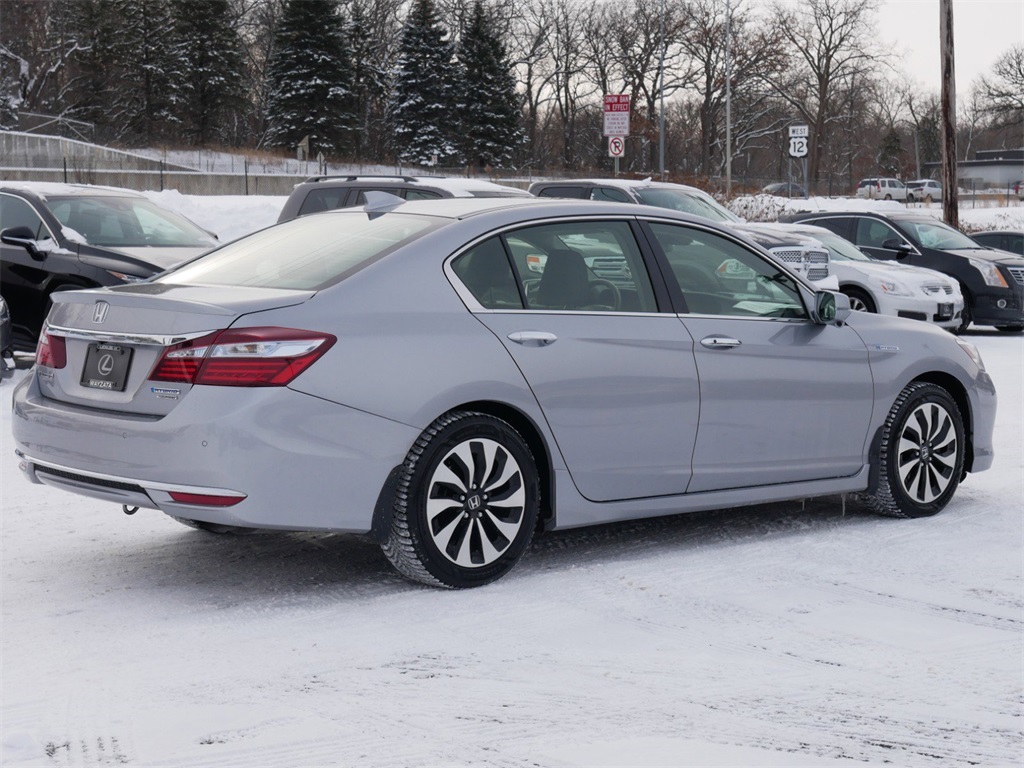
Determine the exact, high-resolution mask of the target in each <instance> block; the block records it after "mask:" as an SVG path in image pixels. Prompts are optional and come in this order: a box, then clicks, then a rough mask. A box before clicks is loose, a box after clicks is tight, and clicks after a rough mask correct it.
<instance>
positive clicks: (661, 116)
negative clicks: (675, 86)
mask: <svg viewBox="0 0 1024 768" xmlns="http://www.w3.org/2000/svg"><path fill="white" fill-rule="evenodd" d="M660 44H661V54H660V57H659V59H658V90H659V91H660V97H661V106H660V109H659V110H658V178H659V179H661V181H664V180H665V0H661V33H660Z"/></svg>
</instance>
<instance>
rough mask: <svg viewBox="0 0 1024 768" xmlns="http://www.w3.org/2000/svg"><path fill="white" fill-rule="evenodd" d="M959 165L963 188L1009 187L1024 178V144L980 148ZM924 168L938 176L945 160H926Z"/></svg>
mask: <svg viewBox="0 0 1024 768" xmlns="http://www.w3.org/2000/svg"><path fill="white" fill-rule="evenodd" d="M956 167H957V179H958V183H959V185H960V188H961V189H971V188H975V189H986V188H995V189H1006V188H1007V187H1009V186H1010V185H1012V184H1014V183H1015V182H1018V181H1020V180H1021V179H1024V148H1022V149H979V150H978V151H977V152H975V153H974V159H973V160H961V161H960V162H958V163H957V164H956ZM924 172H925V174H926V175H928V176H931V177H932V178H939V176H940V175H941V173H942V164H941V163H924Z"/></svg>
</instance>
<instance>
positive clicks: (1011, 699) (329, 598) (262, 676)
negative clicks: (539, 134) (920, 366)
mask: <svg viewBox="0 0 1024 768" xmlns="http://www.w3.org/2000/svg"><path fill="white" fill-rule="evenodd" d="M156 199H158V200H159V201H160V202H162V203H164V204H168V203H170V204H171V205H169V207H176V209H178V210H182V211H183V212H184V213H186V215H189V216H191V217H192V218H194V219H195V220H196V221H198V222H199V223H201V224H203V225H204V226H207V227H209V228H210V229H213V230H215V231H218V232H219V233H220V234H221V235H222V239H231V237H234V236H238V235H240V234H243V233H244V232H242V230H245V229H249V230H250V231H251V229H258V228H260V227H262V226H266V225H269V224H271V223H273V221H274V220H275V219H276V217H277V211H278V210H279V206H280V204H282V203H283V198H255V199H254V198H241V200H242V201H248V202H247V203H246V204H242V203H239V202H238V200H237V199H229V200H224V199H209V198H185V197H182V196H180V195H177V196H176V197H175V195H174V193H161V194H160V195H158V196H157V197H156ZM275 200H277V201H278V202H276V203H275V202H273V201H275ZM254 202H258V203H259V205H258V206H255V205H254ZM275 206H277V208H276V209H275ZM250 208H251V209H252V210H250ZM968 338H970V340H971V341H973V342H975V343H976V344H977V345H978V346H979V347H980V349H981V352H982V354H983V356H984V358H985V361H986V363H987V365H988V368H989V370H990V372H991V374H992V376H993V378H994V380H995V382H996V386H997V388H998V391H999V397H1000V403H999V419H998V424H997V428H996V436H995V445H996V452H997V453H996V460H995V464H994V466H993V468H992V469H991V470H989V471H987V472H983V473H980V474H978V475H971V476H969V477H968V478H967V480H966V482H965V483H964V484H963V486H962V487H961V488H960V490H959V492H958V494H957V496H956V497H955V498H954V500H953V502H952V503H951V504H950V506H949V507H948V508H947V509H946V510H945V511H943V512H942V513H941V514H940V515H938V516H937V517H934V518H931V519H923V520H909V521H908V520H903V521H901V520H890V519H884V518H877V517H874V516H871V515H870V514H868V513H866V512H865V511H864V510H863V509H861V508H860V507H858V506H856V505H855V504H852V503H848V504H847V505H846V507H845V510H844V506H843V504H842V502H841V500H840V499H839V498H835V497H832V498H827V499H819V500H813V501H808V502H807V503H806V505H802V504H800V503H786V504H773V505H768V506H762V507H755V508H746V509H735V510H721V511H717V512H712V513H700V514H692V515H681V516H677V517H670V518H661V519H658V520H648V521H638V522H629V523H622V524H616V525H608V526H601V527H597V528H590V529H581V530H574V531H566V532H560V533H553V534H547V535H544V536H541V537H538V538H537V539H536V541H535V542H534V544H533V546H532V547H531V549H530V550H529V551H528V552H527V554H526V556H525V557H524V559H523V561H522V563H521V564H520V566H519V567H518V568H517V569H516V570H514V571H513V572H512V573H511V574H510V575H509V576H507V577H505V578H504V579H502V580H501V581H500V582H498V583H496V584H494V585H491V586H489V587H485V588H481V589H477V590H471V591H466V592H448V591H441V590H435V589H429V588H425V587H421V586H417V585H414V584H410V583H408V582H405V581H403V580H402V579H401V578H399V577H398V576H397V575H396V574H395V573H394V571H393V570H392V569H391V567H390V565H389V564H388V563H387V561H386V560H385V559H384V557H383V555H382V554H381V553H380V551H379V549H378V547H377V546H376V545H375V544H373V543H371V542H369V541H366V540H363V539H361V538H359V537H355V536H345V535H335V536H331V535H322V534H283V533H275V534H259V535H252V536H243V537H235V536H216V535H212V534H208V533H203V532H200V531H195V530H192V529H189V528H185V527H183V526H181V525H180V524H178V523H176V522H175V521H173V520H171V519H170V518H168V517H165V516H164V515H162V514H160V513H157V512H153V511H148V510H142V511H140V512H139V513H138V514H136V515H135V516H133V517H126V516H124V515H123V514H122V513H121V511H120V509H119V508H118V507H116V506H115V505H112V504H108V503H104V502H99V501H92V500H88V499H85V498H81V497H77V496H74V495H71V494H67V493H64V492H61V491H58V490H55V489H51V488H48V487H45V486H34V485H31V484H29V483H28V482H27V481H25V480H24V479H23V478H22V477H21V476H20V473H19V471H18V469H17V462H16V461H15V458H14V455H13V446H12V440H11V424H10V420H11V415H10V397H11V392H12V390H13V385H14V383H16V382H17V381H18V380H20V379H21V378H23V377H24V376H25V375H27V372H25V371H18V372H16V373H15V375H14V379H13V381H12V380H11V379H6V380H4V381H3V383H2V384H0V509H2V515H0V568H2V573H0V578H2V582H0V591H2V625H0V651H2V656H0V683H2V693H0V738H2V743H0V749H2V751H0V764H2V765H3V766H28V765H32V766H93V765H110V764H126V765H136V766H189V767H191V766H239V767H240V768H252V767H254V766H255V767H262V766H282V767H285V768H293V767H295V766H328V765H330V766H360V767H362V766H380V767H381V768H390V767H394V768H405V767H407V766H441V767H445V768H453V767H455V766H473V767H474V768H475V767H477V766H490V767H492V768H497V767H499V766H501V767H504V766H508V767H510V768H528V767H532V766H541V767H542V768H579V767H581V766H647V767H651V766H832V765H836V766H840V765H851V764H867V765H883V764H894V765H898V766H910V767H913V766H942V767H943V768H944V767H945V766H968V765H981V766H1020V765H1021V764H1022V762H1024V526H1022V519H1024V338H1022V337H1020V336H1008V335H1005V334H1000V333H997V332H995V331H994V330H992V329H986V328H982V329H977V330H974V331H972V332H971V333H969V334H968ZM282 482H287V478H282ZM338 503H339V504H343V503H345V501H344V500H343V499H339V500H338ZM851 761H852V762H851Z"/></svg>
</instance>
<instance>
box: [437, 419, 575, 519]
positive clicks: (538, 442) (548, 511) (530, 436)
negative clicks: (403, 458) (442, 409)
mask: <svg viewBox="0 0 1024 768" xmlns="http://www.w3.org/2000/svg"><path fill="white" fill-rule="evenodd" d="M452 410H455V411H477V412H478V413H486V414H489V415H491V416H495V417H497V418H499V419H501V420H502V421H507V422H508V423H509V424H511V425H512V426H513V427H515V430H516V431H517V432H518V433H519V434H520V435H522V436H523V439H524V440H525V441H526V444H527V445H528V446H529V447H530V451H531V453H533V456H534V458H535V459H536V461H537V475H538V479H539V483H540V514H539V515H538V517H537V523H538V525H539V526H540V527H541V528H542V529H544V530H547V529H550V528H551V527H552V526H553V525H554V522H555V501H554V500H555V473H554V470H553V469H552V467H551V452H550V451H549V450H548V446H547V443H546V442H545V441H544V438H543V436H542V435H541V433H540V429H538V427H537V425H536V424H535V423H534V421H533V419H531V418H530V417H529V416H527V415H526V414H524V413H523V412H522V411H520V410H518V409H516V408H513V407H511V406H509V405H504V404H503V403H496V402H493V401H491V400H479V401H476V402H471V403H463V404H462V405H460V406H458V407H456V408H453V409H452Z"/></svg>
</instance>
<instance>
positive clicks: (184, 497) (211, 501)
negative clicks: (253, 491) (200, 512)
mask: <svg viewBox="0 0 1024 768" xmlns="http://www.w3.org/2000/svg"><path fill="white" fill-rule="evenodd" d="M169 495H170V497H171V498H172V499H174V500H175V501H176V502H178V503H179V504H191V505H192V506H195V507H233V506H234V505H235V504H237V503H238V502H240V501H242V499H244V498H245V497H244V496H213V495H211V494H208V493H182V492H181V491H170V492H169Z"/></svg>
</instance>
